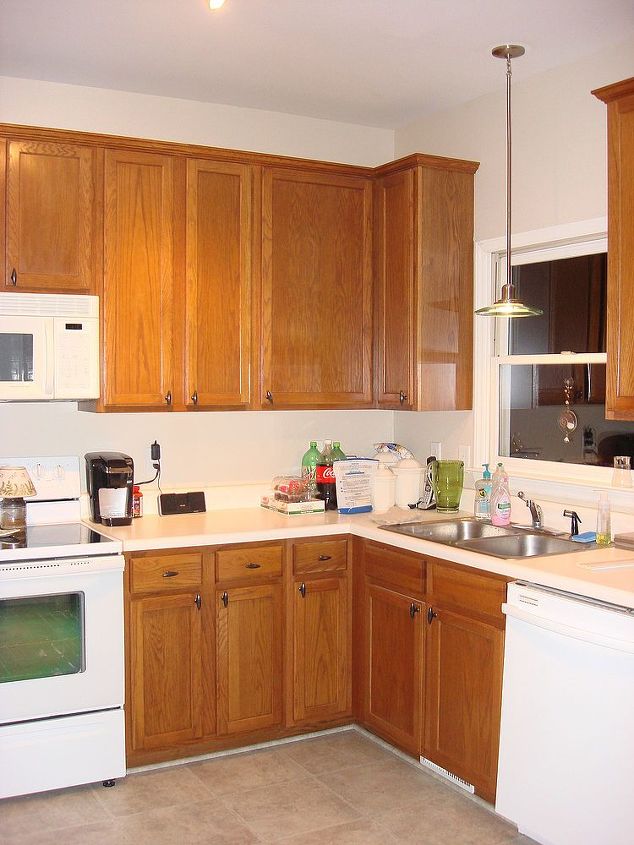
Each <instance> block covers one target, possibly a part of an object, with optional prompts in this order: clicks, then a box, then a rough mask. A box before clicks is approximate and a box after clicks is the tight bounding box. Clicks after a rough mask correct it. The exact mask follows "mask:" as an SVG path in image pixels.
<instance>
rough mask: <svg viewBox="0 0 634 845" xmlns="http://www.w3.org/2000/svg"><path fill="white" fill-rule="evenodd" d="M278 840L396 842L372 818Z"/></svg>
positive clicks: (336, 844) (343, 844) (325, 844)
mask: <svg viewBox="0 0 634 845" xmlns="http://www.w3.org/2000/svg"><path fill="white" fill-rule="evenodd" d="M278 841H279V843H280V845H392V844H393V843H395V842H396V840H395V839H393V838H392V837H391V836H390V834H389V833H387V832H386V830H385V828H384V827H382V826H381V825H379V824H378V823H377V822H376V821H373V820H372V819H361V820H360V821H357V822H348V824H338V825H335V826H334V827H327V828H323V829H322V830H316V831H314V832H313V833H301V834H299V835H298V836H291V837H290V838H288V839H284V838H282V839H280V840H278Z"/></svg>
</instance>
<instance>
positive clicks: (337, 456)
mask: <svg viewBox="0 0 634 845" xmlns="http://www.w3.org/2000/svg"><path fill="white" fill-rule="evenodd" d="M332 459H333V461H345V459H346V456H345V455H344V454H343V452H342V451H341V443H340V442H339V441H338V440H335V441H334V442H333V444H332Z"/></svg>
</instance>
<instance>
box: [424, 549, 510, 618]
mask: <svg viewBox="0 0 634 845" xmlns="http://www.w3.org/2000/svg"><path fill="white" fill-rule="evenodd" d="M507 581H508V579H507V578H504V577H502V576H497V575H493V574H489V573H484V572H476V571H473V570H468V569H465V568H463V567H461V566H459V565H458V564H450V563H440V562H438V561H429V568H428V573H427V592H428V600H429V603H430V604H433V603H438V604H439V605H443V606H453V607H460V608H462V609H463V610H466V611H468V612H469V613H475V614H484V615H485V616H490V617H493V618H494V619H499V620H500V621H502V620H503V619H504V617H503V614H502V609H501V605H502V602H503V601H504V599H505V596H506V584H507Z"/></svg>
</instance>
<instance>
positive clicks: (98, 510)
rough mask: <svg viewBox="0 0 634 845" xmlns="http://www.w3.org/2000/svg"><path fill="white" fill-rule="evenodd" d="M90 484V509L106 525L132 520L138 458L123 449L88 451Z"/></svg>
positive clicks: (87, 475)
mask: <svg viewBox="0 0 634 845" xmlns="http://www.w3.org/2000/svg"><path fill="white" fill-rule="evenodd" d="M85 458H86V486H87V488H88V496H89V497H90V511H91V513H92V518H93V520H94V521H95V522H101V523H102V524H103V525H130V524H131V523H132V487H133V485H134V461H133V460H132V458H131V457H130V456H129V455H124V454H123V452H88V453H87V454H86V455H85Z"/></svg>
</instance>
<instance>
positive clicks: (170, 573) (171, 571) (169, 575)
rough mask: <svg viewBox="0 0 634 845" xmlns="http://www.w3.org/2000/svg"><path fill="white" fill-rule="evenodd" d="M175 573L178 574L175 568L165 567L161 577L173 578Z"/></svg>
mask: <svg viewBox="0 0 634 845" xmlns="http://www.w3.org/2000/svg"><path fill="white" fill-rule="evenodd" d="M175 575H180V572H178V571H177V570H176V569H166V570H165V572H164V573H163V578H173V577H174V576H175Z"/></svg>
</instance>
